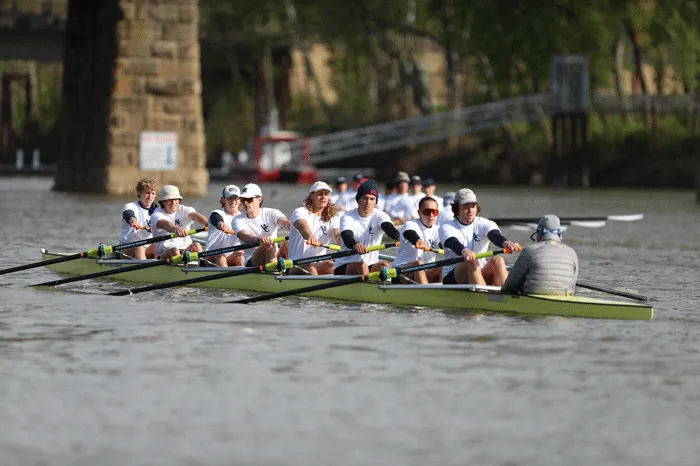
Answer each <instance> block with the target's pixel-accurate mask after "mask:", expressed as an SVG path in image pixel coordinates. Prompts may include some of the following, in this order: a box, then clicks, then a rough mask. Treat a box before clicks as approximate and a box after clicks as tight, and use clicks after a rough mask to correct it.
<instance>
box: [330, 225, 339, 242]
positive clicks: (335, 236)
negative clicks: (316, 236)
mask: <svg viewBox="0 0 700 466" xmlns="http://www.w3.org/2000/svg"><path fill="white" fill-rule="evenodd" d="M330 236H331V238H333V239H334V240H335V244H340V228H333V229H332V230H331V232H330Z"/></svg>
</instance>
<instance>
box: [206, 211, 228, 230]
mask: <svg viewBox="0 0 700 466" xmlns="http://www.w3.org/2000/svg"><path fill="white" fill-rule="evenodd" d="M209 225H213V226H214V227H216V229H218V230H221V231H223V230H224V228H225V227H226V223H225V222H224V218H223V217H222V216H221V215H220V214H219V213H218V212H212V213H211V215H210V216H209Z"/></svg>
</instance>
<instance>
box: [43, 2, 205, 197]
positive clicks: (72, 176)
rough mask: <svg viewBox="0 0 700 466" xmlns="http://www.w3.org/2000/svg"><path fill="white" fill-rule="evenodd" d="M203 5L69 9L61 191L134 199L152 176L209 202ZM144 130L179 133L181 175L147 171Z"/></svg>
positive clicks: (78, 4)
mask: <svg viewBox="0 0 700 466" xmlns="http://www.w3.org/2000/svg"><path fill="white" fill-rule="evenodd" d="M198 24H199V13H198V0H160V1H158V2H146V1H144V0H103V1H101V2H95V1H94V0H70V3H69V13H68V21H67V23H66V39H65V59H64V88H63V103H64V106H63V125H64V127H63V135H64V140H63V145H62V148H61V157H60V158H59V163H58V167H57V174H56V184H55V189H57V190H63V191H87V192H107V193H111V194H133V190H134V186H135V185H136V182H137V181H138V179H140V178H142V177H144V176H149V177H152V178H154V179H156V180H157V181H159V182H160V183H161V185H163V184H176V185H178V186H179V187H180V189H181V191H182V192H183V193H188V194H194V195H204V194H206V190H207V184H208V182H209V178H208V173H207V170H206V167H205V162H206V160H205V149H204V142H205V141H204V126H203V119H202V103H201V81H200V57H199V42H198ZM144 131H164V132H174V133H176V134H177V140H178V144H177V155H178V156H177V166H176V169H175V170H163V171H143V170H142V169H141V168H140V159H139V142H140V135H141V133H142V132H144Z"/></svg>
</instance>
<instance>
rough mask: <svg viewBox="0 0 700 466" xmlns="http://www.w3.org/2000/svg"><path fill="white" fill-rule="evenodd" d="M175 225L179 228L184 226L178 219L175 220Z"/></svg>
mask: <svg viewBox="0 0 700 466" xmlns="http://www.w3.org/2000/svg"><path fill="white" fill-rule="evenodd" d="M175 225H177V226H179V227H181V226H182V222H181V221H180V219H179V218H176V219H175Z"/></svg>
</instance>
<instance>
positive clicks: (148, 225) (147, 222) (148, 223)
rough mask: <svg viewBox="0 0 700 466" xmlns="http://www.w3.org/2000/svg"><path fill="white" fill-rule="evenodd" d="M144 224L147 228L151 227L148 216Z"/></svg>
mask: <svg viewBox="0 0 700 466" xmlns="http://www.w3.org/2000/svg"><path fill="white" fill-rule="evenodd" d="M146 226H147V227H149V228H150V227H151V219H150V218H149V219H148V220H146Z"/></svg>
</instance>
